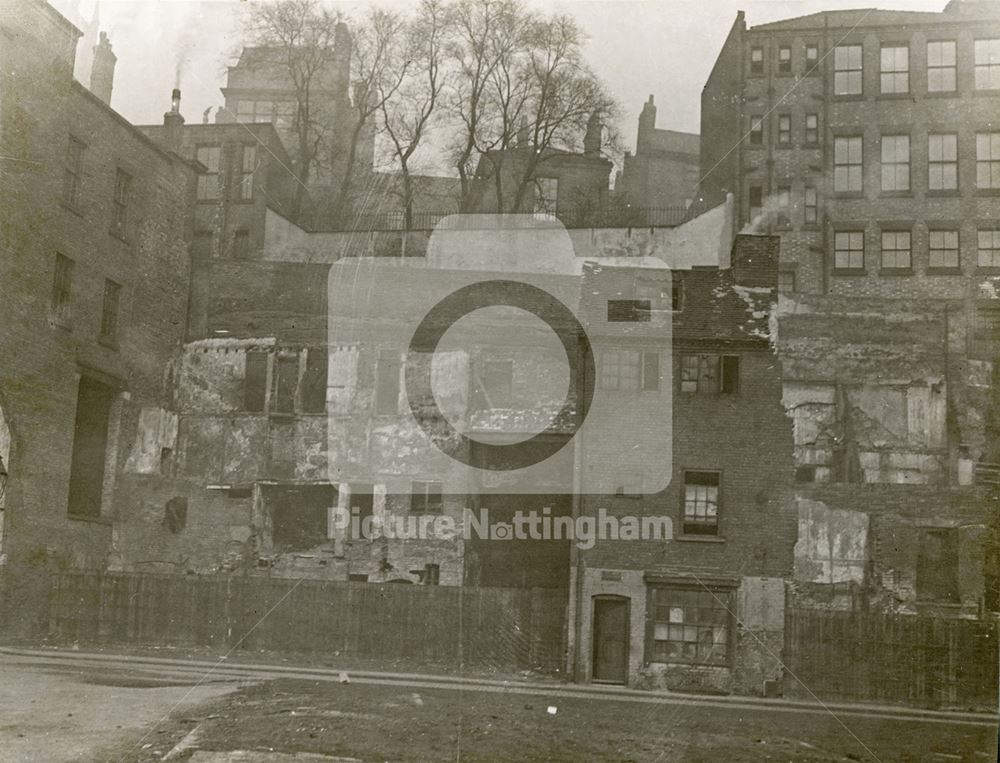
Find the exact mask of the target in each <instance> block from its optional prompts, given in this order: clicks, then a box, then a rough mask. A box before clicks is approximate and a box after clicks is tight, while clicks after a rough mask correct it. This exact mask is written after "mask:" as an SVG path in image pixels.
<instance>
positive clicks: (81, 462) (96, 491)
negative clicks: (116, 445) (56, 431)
mask: <svg viewBox="0 0 1000 763" xmlns="http://www.w3.org/2000/svg"><path fill="white" fill-rule="evenodd" d="M114 398H115V390H114V389H113V388H111V387H109V386H107V385H106V384H101V383H100V382H98V381H96V380H94V379H91V378H90V377H88V376H81V377H80V385H79V388H78V394H77V400H76V423H75V425H74V429H73V461H72V463H71V465H70V477H69V505H68V509H69V513H70V514H75V515H77V516H84V517H99V516H101V496H102V493H103V492H104V469H105V464H106V462H107V451H108V423H109V420H110V417H111V405H112V403H113V402H114Z"/></svg>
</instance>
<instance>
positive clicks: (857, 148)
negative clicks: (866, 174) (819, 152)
mask: <svg viewBox="0 0 1000 763" xmlns="http://www.w3.org/2000/svg"><path fill="white" fill-rule="evenodd" d="M862 141H863V139H862V138H861V136H857V137H851V138H834V141H833V190H834V191H836V192H838V193H860V192H861V190H862V188H863V183H862V167H861V162H862V158H863V153H864V152H863V142H862Z"/></svg>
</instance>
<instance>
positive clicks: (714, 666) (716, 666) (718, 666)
mask: <svg viewBox="0 0 1000 763" xmlns="http://www.w3.org/2000/svg"><path fill="white" fill-rule="evenodd" d="M646 665H677V666H678V667H684V668H695V669H697V670H732V669H733V665H732V663H730V662H725V663H723V662H685V661H684V660H658V659H656V658H653V657H651V658H650V659H648V660H646ZM720 694H721V692H720Z"/></svg>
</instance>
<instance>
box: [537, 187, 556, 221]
mask: <svg viewBox="0 0 1000 763" xmlns="http://www.w3.org/2000/svg"><path fill="white" fill-rule="evenodd" d="M558 200H559V180H558V179H557V178H535V214H536V215H555V213H556V210H557V208H558Z"/></svg>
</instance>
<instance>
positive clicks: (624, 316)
mask: <svg viewBox="0 0 1000 763" xmlns="http://www.w3.org/2000/svg"><path fill="white" fill-rule="evenodd" d="M652 309H653V305H652V302H651V301H650V300H648V299H609V300H608V323H644V322H647V321H649V320H650V319H651V317H652Z"/></svg>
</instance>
